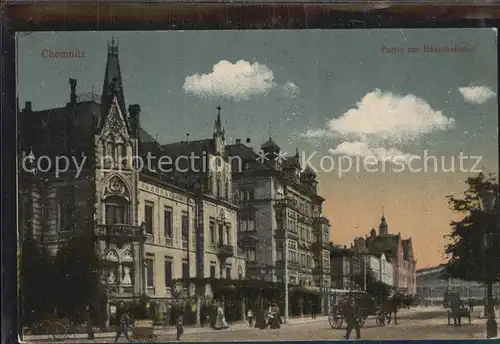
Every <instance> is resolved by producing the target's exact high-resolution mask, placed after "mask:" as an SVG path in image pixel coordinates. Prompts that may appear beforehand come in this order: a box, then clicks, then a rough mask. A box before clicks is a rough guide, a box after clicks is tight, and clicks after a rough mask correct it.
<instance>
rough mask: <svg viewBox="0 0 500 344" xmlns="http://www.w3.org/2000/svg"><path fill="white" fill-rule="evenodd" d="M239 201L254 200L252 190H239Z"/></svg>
mask: <svg viewBox="0 0 500 344" xmlns="http://www.w3.org/2000/svg"><path fill="white" fill-rule="evenodd" d="M240 194H241V200H242V201H249V200H253V199H255V194H254V189H241V192H240Z"/></svg>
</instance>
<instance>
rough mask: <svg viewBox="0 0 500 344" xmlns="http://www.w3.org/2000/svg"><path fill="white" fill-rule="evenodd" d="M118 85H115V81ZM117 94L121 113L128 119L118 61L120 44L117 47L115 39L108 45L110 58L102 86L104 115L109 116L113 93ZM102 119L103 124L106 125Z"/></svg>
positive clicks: (107, 61) (102, 109)
mask: <svg viewBox="0 0 500 344" xmlns="http://www.w3.org/2000/svg"><path fill="white" fill-rule="evenodd" d="M113 79H115V80H116V84H115V85H113V84H114V82H113V81H114V80H113ZM110 85H112V86H111V88H110ZM115 92H116V96H117V98H118V105H119V106H120V111H121V112H122V114H123V116H124V117H127V115H126V114H127V108H126V107H125V96H124V94H123V81H122V75H121V71H120V62H119V60H118V44H116V45H115V41H114V39H113V40H112V41H111V44H108V58H107V60H106V69H105V70H104V83H103V85H102V96H101V111H102V112H103V115H104V116H106V115H107V110H108V109H109V107H110V105H111V99H112V98H111V97H112V96H113V94H112V93H115ZM104 119H105V118H102V120H101V124H102V123H104Z"/></svg>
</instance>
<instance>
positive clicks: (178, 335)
mask: <svg viewBox="0 0 500 344" xmlns="http://www.w3.org/2000/svg"><path fill="white" fill-rule="evenodd" d="M175 328H176V330H177V331H176V338H177V340H181V337H182V334H183V333H184V317H183V314H182V312H179V316H178V317H177V321H176V323H175Z"/></svg>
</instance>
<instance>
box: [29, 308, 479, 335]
mask: <svg viewBox="0 0 500 344" xmlns="http://www.w3.org/2000/svg"><path fill="white" fill-rule="evenodd" d="M477 315H478V314H474V316H473V318H472V324H469V323H468V321H467V320H465V319H463V320H462V321H463V322H464V324H463V325H462V327H461V328H455V327H454V326H453V325H448V319H447V316H446V310H445V309H442V308H430V309H412V310H401V311H400V313H399V316H398V324H397V325H395V324H390V325H387V326H385V327H379V326H377V325H376V323H375V320H374V319H373V318H369V319H368V320H367V321H366V324H365V326H364V327H363V328H362V329H361V337H362V338H361V339H367V340H388V339H484V338H485V320H484V319H478V317H477ZM157 334H158V341H174V340H175V329H173V328H170V329H167V330H166V331H163V330H162V331H157ZM344 334H345V327H344V328H342V329H339V330H337V329H332V328H331V327H330V325H329V324H328V320H327V317H321V318H319V317H318V319H317V320H311V319H308V318H299V319H292V320H290V323H289V325H284V326H282V327H281V328H280V329H277V330H270V329H264V330H259V329H254V328H248V327H247V325H246V324H244V323H236V324H233V325H232V326H231V327H230V328H229V329H227V330H220V331H216V330H212V329H208V328H201V329H200V328H186V331H185V334H184V336H183V337H182V341H186V342H187V341H190V342H212V341H234V340H261V341H262V340H264V341H265V340H342V339H343V336H344ZM112 336H113V334H111V333H102V334H98V335H97V338H96V340H94V341H89V340H86V339H81V338H69V339H68V340H66V341H65V343H82V342H83V343H111V342H113V340H114V338H113V337H112ZM103 337H105V338H103ZM351 337H352V338H355V333H354V332H353V333H352V334H351ZM27 341H28V342H29V341H30V340H29V339H28V340H27ZM44 342H49V341H47V340H45V341H44ZM119 342H120V343H125V342H126V339H125V338H121V339H120V340H119Z"/></svg>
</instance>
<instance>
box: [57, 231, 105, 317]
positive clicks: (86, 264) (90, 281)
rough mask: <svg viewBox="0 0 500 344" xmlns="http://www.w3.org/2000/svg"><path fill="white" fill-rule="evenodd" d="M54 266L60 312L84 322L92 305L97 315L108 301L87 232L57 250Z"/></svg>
mask: <svg viewBox="0 0 500 344" xmlns="http://www.w3.org/2000/svg"><path fill="white" fill-rule="evenodd" d="M55 267H56V274H55V275H56V276H55V281H56V294H57V295H59V297H58V300H57V301H58V302H57V309H58V313H59V314H58V315H59V316H64V317H68V318H71V319H73V320H76V321H82V320H84V319H85V317H86V314H85V313H86V308H87V307H89V306H90V307H91V313H94V316H95V314H96V313H97V310H98V309H100V308H101V304H102V303H103V302H105V301H106V300H105V297H104V296H103V290H102V283H101V280H100V271H101V264H100V259H99V257H98V255H97V252H96V250H95V247H94V241H93V240H92V239H91V238H89V237H87V236H85V235H79V236H76V237H73V238H71V239H69V240H68V242H66V243H65V244H63V245H62V247H60V249H59V251H58V252H57V254H56V257H55Z"/></svg>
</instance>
